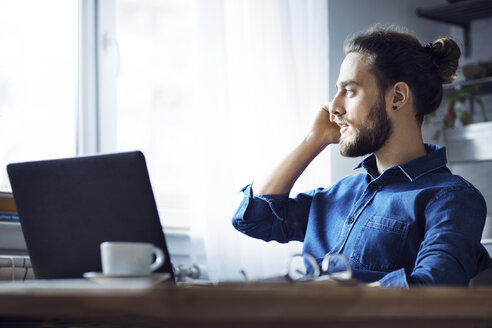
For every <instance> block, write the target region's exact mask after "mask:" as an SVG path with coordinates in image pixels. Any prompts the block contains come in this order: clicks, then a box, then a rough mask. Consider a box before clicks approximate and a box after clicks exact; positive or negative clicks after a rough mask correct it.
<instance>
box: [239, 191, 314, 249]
mask: <svg viewBox="0 0 492 328" xmlns="http://www.w3.org/2000/svg"><path fill="white" fill-rule="evenodd" d="M241 192H242V193H243V194H244V198H243V200H242V202H241V204H240V205H239V207H238V209H237V211H236V213H235V214H234V216H233V218H232V225H233V226H234V228H236V229H237V230H238V231H240V232H242V233H244V234H246V235H248V236H250V237H254V238H258V239H262V240H265V241H272V240H275V241H277V242H280V243H286V242H289V241H293V240H297V241H303V240H304V236H305V234H306V226H307V221H308V217H309V207H310V205H311V201H312V193H314V191H313V192H308V193H302V194H299V195H297V196H296V197H295V198H289V195H288V194H280V195H259V196H253V191H252V184H250V185H247V186H246V187H244V188H243V189H242V190H241Z"/></svg>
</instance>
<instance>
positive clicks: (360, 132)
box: [340, 96, 393, 157]
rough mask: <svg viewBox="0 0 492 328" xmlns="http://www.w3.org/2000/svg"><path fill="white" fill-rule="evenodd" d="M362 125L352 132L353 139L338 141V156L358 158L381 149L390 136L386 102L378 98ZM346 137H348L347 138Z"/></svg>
mask: <svg viewBox="0 0 492 328" xmlns="http://www.w3.org/2000/svg"><path fill="white" fill-rule="evenodd" d="M361 122H364V125H363V126H361V127H360V128H359V129H357V130H355V131H354V136H353V138H351V139H349V140H342V139H340V154H341V155H342V156H346V157H358V156H364V155H367V154H371V153H374V152H376V151H378V150H379V149H381V147H383V145H384V144H385V143H386V141H387V140H388V138H389V137H390V135H391V131H392V129H393V125H392V124H391V121H390V119H389V117H388V114H387V113H386V100H385V99H384V96H380V97H379V100H378V101H377V102H376V103H375V104H374V105H373V106H371V108H370V109H369V113H367V117H366V118H365V120H362V121H361ZM347 137H348V136H347Z"/></svg>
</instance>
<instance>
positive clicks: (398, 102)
mask: <svg viewBox="0 0 492 328" xmlns="http://www.w3.org/2000/svg"><path fill="white" fill-rule="evenodd" d="M409 97H410V88H409V86H408V84H406V83H405V82H397V83H395V85H394V86H393V88H392V89H391V108H392V109H393V110H398V109H400V108H401V107H403V106H405V105H406V104H407V102H408V99H409Z"/></svg>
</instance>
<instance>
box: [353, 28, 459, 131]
mask: <svg viewBox="0 0 492 328" xmlns="http://www.w3.org/2000/svg"><path fill="white" fill-rule="evenodd" d="M352 52H354V53H360V54H363V55H366V56H367V59H368V63H369V65H370V70H371V71H372V73H373V74H374V75H375V77H376V81H377V83H378V86H379V89H380V90H381V92H385V91H386V90H388V88H390V87H392V86H393V85H394V84H395V83H397V82H405V83H407V84H408V86H409V87H410V90H411V91H412V94H413V96H414V102H415V111H416V113H415V116H416V119H417V122H418V123H419V124H422V122H423V120H424V116H425V115H427V114H430V113H432V112H434V111H435V110H436V109H437V108H438V107H439V105H440V104H441V101H442V96H443V89H442V85H443V84H447V83H451V82H452V81H454V79H455V78H456V70H457V69H458V60H459V58H460V55H461V51H460V48H459V46H458V44H457V43H456V42H455V41H454V40H453V39H451V38H449V37H442V38H439V39H437V40H435V41H434V42H432V43H429V44H428V45H422V44H421V43H420V42H419V40H418V39H417V38H416V37H415V36H413V35H411V34H410V33H408V32H407V31H406V30H405V29H403V28H401V27H395V26H391V27H383V26H381V25H375V26H374V27H371V28H370V29H369V30H367V31H366V32H363V33H360V34H358V35H355V36H354V37H352V38H351V39H349V40H347V41H346V42H345V54H349V53H352Z"/></svg>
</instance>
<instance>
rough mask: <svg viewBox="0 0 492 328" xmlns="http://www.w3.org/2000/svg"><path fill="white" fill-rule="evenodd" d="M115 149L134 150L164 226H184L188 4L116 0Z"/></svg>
mask: <svg viewBox="0 0 492 328" xmlns="http://www.w3.org/2000/svg"><path fill="white" fill-rule="evenodd" d="M115 11H116V19H115V20H116V22H115V25H116V40H117V45H118V48H119V49H118V50H119V59H118V60H119V69H118V76H117V84H116V150H117V151H127V150H135V149H140V150H142V151H143V152H144V154H145V155H146V158H147V165H148V167H149V172H150V175H151V181H152V185H153V189H154V193H155V196H156V201H157V204H158V207H159V212H160V213H161V216H162V217H165V224H166V226H167V227H169V226H175V227H180V228H183V227H187V226H189V207H190V206H189V202H190V199H189V198H190V195H192V181H191V178H190V177H191V174H190V172H191V171H192V169H193V167H194V166H195V165H196V163H194V162H193V160H192V157H191V153H192V149H193V145H192V143H193V140H192V133H190V129H191V110H192V94H191V90H192V87H191V84H192V76H191V74H192V67H191V66H192V65H191V55H192V41H193V40H192V17H191V16H192V3H191V1H185V0H180V1H169V0H167V1H164V0H161V1H145V2H142V1H139V0H120V1H116V10H115Z"/></svg>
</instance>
